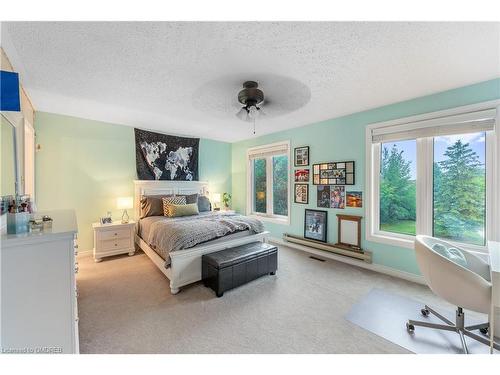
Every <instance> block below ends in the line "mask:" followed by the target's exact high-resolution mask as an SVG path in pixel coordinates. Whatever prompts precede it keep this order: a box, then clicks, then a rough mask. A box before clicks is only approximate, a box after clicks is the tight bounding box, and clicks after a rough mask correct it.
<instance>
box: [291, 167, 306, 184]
mask: <svg viewBox="0 0 500 375" xmlns="http://www.w3.org/2000/svg"><path fill="white" fill-rule="evenodd" d="M294 175H295V182H309V169H296V170H295V172H294Z"/></svg>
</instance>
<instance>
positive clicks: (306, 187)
mask: <svg viewBox="0 0 500 375" xmlns="http://www.w3.org/2000/svg"><path fill="white" fill-rule="evenodd" d="M299 187H300V188H305V189H306V201H305V202H299V201H297V188H299ZM293 201H294V203H298V204H309V184H295V186H294V189H293Z"/></svg>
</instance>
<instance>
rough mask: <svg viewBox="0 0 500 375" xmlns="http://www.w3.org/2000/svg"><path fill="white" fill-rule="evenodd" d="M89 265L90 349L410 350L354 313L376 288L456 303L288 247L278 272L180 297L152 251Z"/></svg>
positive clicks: (82, 301) (85, 274) (83, 336)
mask: <svg viewBox="0 0 500 375" xmlns="http://www.w3.org/2000/svg"><path fill="white" fill-rule="evenodd" d="M79 263H80V272H79V274H78V289H79V294H80V297H79V315H80V351H81V353H408V352H407V351H406V350H405V349H403V348H401V347H399V346H397V345H395V344H392V343H391V342H388V341H386V340H384V339H382V338H380V337H378V336H376V335H374V334H372V333H370V332H368V331H366V330H364V329H362V328H360V327H358V326H356V325H354V324H352V323H350V322H348V321H347V320H345V319H344V315H345V314H346V313H347V312H348V311H349V309H350V308H351V306H352V305H353V304H354V303H355V302H356V301H358V300H359V299H360V298H361V297H362V296H363V295H365V294H366V293H368V292H369V291H370V290H371V289H372V288H374V287H377V288H381V289H385V290H388V291H392V292H394V293H398V294H401V295H405V296H407V297H410V298H415V299H417V300H423V301H426V302H429V303H434V305H435V306H445V307H447V308H449V309H450V308H451V309H453V307H450V306H449V305H447V304H445V303H443V302H441V301H439V300H438V299H437V298H436V297H434V296H433V295H432V293H431V292H430V290H429V289H427V288H426V287H424V286H421V285H418V284H413V283H410V282H406V281H404V280H400V279H397V278H393V277H390V276H385V275H381V274H378V273H374V272H371V271H367V270H363V269H360V268H357V267H354V266H349V265H346V264H344V263H340V262H336V261H332V260H328V261H326V262H319V261H317V260H313V259H310V258H309V256H308V254H306V253H304V252H301V251H297V250H294V249H290V248H286V247H280V252H279V269H278V273H277V275H276V276H265V277H262V278H260V279H258V280H255V281H253V282H251V283H249V284H247V285H244V286H242V287H240V288H237V289H234V290H232V291H229V292H226V293H225V294H224V296H223V297H222V298H216V297H215V295H214V293H213V292H212V291H211V290H210V289H208V288H205V287H204V286H203V285H202V284H201V283H196V284H194V285H191V286H188V287H185V288H183V289H182V291H181V293H179V294H178V295H175V296H173V295H171V294H170V289H169V283H168V279H167V278H165V276H164V275H163V274H162V273H161V272H160V271H159V270H158V269H157V268H156V266H154V265H153V263H152V262H151V261H150V260H149V258H148V257H147V256H146V255H145V254H144V253H142V252H141V253H138V254H136V255H134V256H132V257H128V256H127V255H124V256H116V257H111V258H108V259H107V260H103V261H102V262H101V263H94V261H93V259H92V257H91V256H82V257H80V259H79ZM366 313H367V314H369V313H370V312H369V311H367V312H366Z"/></svg>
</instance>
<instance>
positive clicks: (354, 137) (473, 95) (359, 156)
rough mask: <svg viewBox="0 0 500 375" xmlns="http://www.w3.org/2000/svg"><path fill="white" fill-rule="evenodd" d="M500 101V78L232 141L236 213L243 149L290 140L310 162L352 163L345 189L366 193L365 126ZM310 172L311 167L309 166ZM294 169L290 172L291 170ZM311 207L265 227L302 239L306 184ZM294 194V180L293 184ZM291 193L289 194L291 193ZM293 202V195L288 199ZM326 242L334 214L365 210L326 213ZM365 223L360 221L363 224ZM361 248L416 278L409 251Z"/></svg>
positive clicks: (241, 195) (241, 201) (299, 207)
mask: <svg viewBox="0 0 500 375" xmlns="http://www.w3.org/2000/svg"><path fill="white" fill-rule="evenodd" d="M498 98H500V79H494V80H490V81H486V82H481V83H478V84H474V85H470V86H466V87H462V88H458V89H454V90H449V91H445V92H441V93H438V94H434V95H429V96H424V97H420V98H416V99H412V100H408V101H404V102H400V103H396V104H392V105H388V106H384V107H380V108H375V109H372V110H368V111H364V112H359V113H354V114H352V115H348V116H344V117H339V118H335V119H332V120H328V121H323V122H319V123H315V124H310V125H306V126H303V127H300V128H296V129H292V130H286V131H281V132H278V133H274V134H270V135H265V136H262V137H258V138H255V139H251V140H247V141H242V142H237V143H233V145H232V189H233V208H235V209H237V210H238V211H240V212H245V209H246V207H245V206H246V165H247V164H246V160H245V158H246V150H247V149H248V148H249V147H252V146H257V145H263V144H268V143H273V142H278V141H283V140H290V142H291V147H292V149H293V148H294V147H299V146H309V147H310V162H311V164H313V163H318V162H328V161H335V160H354V161H355V162H356V185H355V186H349V187H346V190H347V191H349V190H352V191H363V195H364V193H365V128H366V125H367V124H370V123H375V122H382V121H388V120H393V119H397V118H401V117H407V116H412V115H417V114H422V113H426V112H433V111H439V110H443V109H447V108H452V107H458V106H462V105H467V104H473V103H478V102H483V101H488V100H493V99H498ZM310 168H311V167H310ZM293 169H294V168H292V170H293ZM309 189H310V191H309V202H310V203H309V205H303V204H295V203H292V205H291V223H290V225H289V226H288V225H279V224H271V223H265V226H266V228H267V229H268V230H269V231H271V233H272V235H273V236H274V237H277V238H281V236H282V234H283V233H284V232H288V233H292V234H297V235H302V234H303V220H304V209H305V208H316V186H315V185H312V182H311V183H310V186H309ZM291 190H292V192H293V182H292V189H291ZM292 192H290V194H292ZM291 202H293V195H291ZM328 211H329V225H328V232H329V234H328V237H329V238H328V240H329V242H336V240H337V227H336V226H337V221H336V217H335V215H336V214H338V213H344V214H353V215H361V216H365V209H364V208H346V209H344V210H340V209H328ZM363 222H364V221H363ZM362 230H363V236H362V237H363V241H362V246H363V247H364V248H365V249H367V250H371V251H373V261H374V263H377V264H381V265H384V266H387V267H391V268H396V269H399V270H402V271H406V272H410V273H415V274H418V273H419V272H418V268H417V264H416V261H415V257H414V253H413V250H411V249H406V248H398V247H392V246H388V245H382V244H379V243H374V242H368V241H365V240H364V225H363V228H362Z"/></svg>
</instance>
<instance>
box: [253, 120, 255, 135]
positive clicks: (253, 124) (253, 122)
mask: <svg viewBox="0 0 500 375" xmlns="http://www.w3.org/2000/svg"><path fill="white" fill-rule="evenodd" d="M253 134H254V135H255V118H254V119H253Z"/></svg>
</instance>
